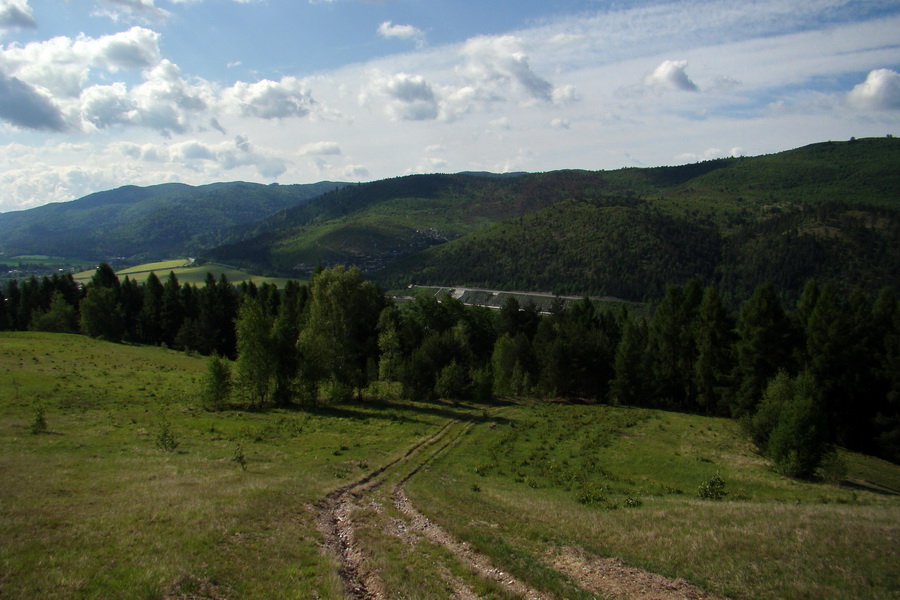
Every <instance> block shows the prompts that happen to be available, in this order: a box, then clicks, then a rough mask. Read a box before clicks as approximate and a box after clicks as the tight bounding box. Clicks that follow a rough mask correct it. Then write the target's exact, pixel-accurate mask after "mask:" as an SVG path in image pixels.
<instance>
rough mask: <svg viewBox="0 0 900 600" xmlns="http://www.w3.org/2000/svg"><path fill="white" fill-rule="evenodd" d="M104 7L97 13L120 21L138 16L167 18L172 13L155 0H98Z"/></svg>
mask: <svg viewBox="0 0 900 600" xmlns="http://www.w3.org/2000/svg"><path fill="white" fill-rule="evenodd" d="M97 1H98V2H99V4H100V6H101V7H102V8H100V9H98V10H97V11H96V12H95V14H97V15H98V16H103V17H109V18H110V19H112V20H113V21H119V20H122V19H124V18H126V17H137V18H138V19H143V20H148V19H149V20H155V21H159V20H165V19H168V18H169V17H170V16H171V15H170V13H169V12H168V11H166V10H163V9H161V8H159V7H157V6H156V4H155V3H154V0H97Z"/></svg>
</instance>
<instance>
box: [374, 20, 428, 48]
mask: <svg viewBox="0 0 900 600" xmlns="http://www.w3.org/2000/svg"><path fill="white" fill-rule="evenodd" d="M378 35H380V36H381V37H383V38H385V39H398V40H410V41H414V42H415V43H416V48H421V47H423V46H424V45H425V32H423V31H422V30H421V29H419V28H418V27H413V26H412V25H394V24H393V23H392V22H391V21H385V22H384V23H382V24H381V25H379V26H378Z"/></svg>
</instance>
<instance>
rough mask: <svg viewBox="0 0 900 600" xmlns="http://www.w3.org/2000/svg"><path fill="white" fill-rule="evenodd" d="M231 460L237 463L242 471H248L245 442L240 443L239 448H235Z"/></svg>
mask: <svg viewBox="0 0 900 600" xmlns="http://www.w3.org/2000/svg"><path fill="white" fill-rule="evenodd" d="M231 460H232V461H234V462H236V463H237V464H238V465H239V466H240V467H241V471H246V470H247V456H246V455H245V454H244V443H243V442H241V441H239V442H238V444H237V447H235V449H234V456H233V457H232V458H231Z"/></svg>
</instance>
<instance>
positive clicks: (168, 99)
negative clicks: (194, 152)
mask: <svg viewBox="0 0 900 600" xmlns="http://www.w3.org/2000/svg"><path fill="white" fill-rule="evenodd" d="M131 97H132V101H133V102H134V105H135V107H136V109H135V111H134V113H133V115H132V118H131V119H130V120H131V122H132V123H133V124H135V125H140V126H144V127H148V128H150V129H154V130H156V131H159V132H160V133H162V134H165V135H168V134H170V133H184V132H187V131H190V130H191V128H192V121H193V117H194V116H195V115H196V114H197V113H199V112H201V111H203V110H204V109H205V108H206V107H207V106H208V100H209V90H208V89H207V88H206V86H204V85H199V86H193V85H190V84H188V83H186V82H185V81H184V80H182V79H181V72H180V70H179V69H178V67H177V66H176V65H174V64H172V63H171V62H169V61H168V60H163V61H162V62H160V63H159V65H157V66H156V67H154V68H153V69H152V70H150V71H148V72H147V73H145V81H144V83H142V84H141V85H139V86H137V87H135V88H134V89H133V90H132V92H131Z"/></svg>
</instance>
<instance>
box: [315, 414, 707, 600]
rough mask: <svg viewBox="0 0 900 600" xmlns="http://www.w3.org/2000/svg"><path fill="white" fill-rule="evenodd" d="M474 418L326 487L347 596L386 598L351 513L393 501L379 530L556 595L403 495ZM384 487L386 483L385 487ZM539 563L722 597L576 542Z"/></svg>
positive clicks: (640, 593)
mask: <svg viewBox="0 0 900 600" xmlns="http://www.w3.org/2000/svg"><path fill="white" fill-rule="evenodd" d="M473 425H474V421H467V422H463V421H459V420H456V419H453V420H450V421H448V422H447V423H446V424H445V425H444V426H443V427H442V428H441V429H439V430H438V431H437V432H435V433H434V434H432V435H430V436H427V437H425V438H423V439H422V440H420V441H419V442H417V443H416V444H415V445H413V446H412V447H410V448H409V449H408V450H407V451H406V452H405V453H404V454H403V455H401V456H399V457H397V458H395V459H393V460H391V461H390V462H388V463H387V464H385V465H384V466H382V467H380V468H378V469H376V470H374V471H372V472H370V473H368V474H367V475H365V476H364V477H362V478H360V479H357V480H356V481H353V482H351V483H349V484H347V485H345V486H343V487H341V488H338V489H337V490H335V491H333V492H331V493H330V494H328V496H326V497H325V498H324V499H322V500H321V501H320V502H319V503H317V505H316V510H317V517H316V521H317V525H318V527H319V530H320V531H321V533H322V535H323V537H324V539H325V547H326V549H327V550H328V551H330V552H331V553H333V554H334V555H335V556H336V557H337V559H338V561H339V564H340V568H339V574H340V577H341V580H342V582H343V584H344V590H345V598H347V599H349V600H387V599H389V598H391V597H392V595H391V594H390V590H386V589H385V586H384V584H383V582H382V581H381V579H380V577H379V574H378V572H377V569H375V568H373V567H371V565H370V561H368V560H367V551H366V548H363V547H361V544H359V543H358V541H357V536H356V525H355V524H354V520H353V513H354V511H355V510H357V509H362V508H371V509H373V510H375V511H376V512H380V511H381V510H382V508H383V503H388V502H390V503H391V504H393V506H394V507H396V509H397V511H398V512H399V514H400V515H402V519H392V520H391V521H390V522H389V523H388V524H386V525H385V532H386V533H387V534H390V535H394V536H396V537H399V538H400V539H402V540H404V542H405V543H407V544H410V545H413V544H415V543H417V542H418V540H420V539H423V538H424V539H427V540H429V541H430V542H431V543H434V544H438V545H440V546H443V547H444V548H446V549H447V550H448V551H449V552H450V554H452V555H453V556H454V557H455V558H456V559H457V560H459V561H460V562H461V563H462V564H464V565H467V566H468V567H469V568H470V569H472V570H473V571H474V572H476V573H478V574H479V575H480V576H481V577H483V578H485V579H488V580H493V581H495V582H497V583H498V584H500V585H501V586H502V587H503V588H505V589H506V590H507V591H509V592H512V593H513V594H515V595H517V596H519V597H521V598H525V599H527V600H552V599H554V598H555V596H553V595H550V594H547V593H544V592H542V591H540V590H536V589H534V588H532V587H530V586H529V585H528V584H527V583H525V582H523V581H521V580H520V579H518V578H516V577H514V576H513V575H511V574H509V573H506V572H504V571H503V570H502V569H499V568H497V567H495V566H494V565H493V564H492V563H491V561H490V559H488V557H486V556H484V555H482V554H479V553H477V552H475V551H473V550H472V549H471V548H470V547H469V546H468V545H467V544H465V543H463V542H460V541H459V540H457V539H455V538H454V537H453V536H452V535H450V534H449V533H447V532H446V531H445V530H444V529H442V528H441V527H440V526H439V525H437V524H436V523H434V522H432V521H431V520H430V519H428V518H427V517H426V516H425V515H423V514H422V513H421V512H419V511H418V510H417V509H416V508H415V506H414V505H413V504H412V502H410V500H409V498H408V497H407V496H406V493H405V491H404V485H405V484H406V482H407V481H409V480H410V479H411V478H412V477H414V476H416V475H417V474H418V473H419V472H420V471H421V469H422V468H423V467H424V466H426V465H427V464H428V463H429V462H430V461H432V460H433V459H434V458H435V457H437V456H438V455H440V454H441V453H442V452H444V451H445V450H446V449H448V448H450V447H451V446H452V445H454V444H455V443H457V442H458V441H459V440H460V439H461V438H462V436H463V434H464V433H465V432H466V431H467V430H468V429H469V428H470V427H472V426H473ZM388 487H390V490H388V489H386V488H388ZM545 561H546V564H547V565H548V566H550V567H551V568H554V569H556V570H558V571H559V572H561V573H564V574H565V575H566V576H568V577H569V578H570V579H572V580H573V581H575V582H577V583H578V584H579V586H580V587H582V588H583V589H584V590H585V591H588V592H592V593H596V594H601V595H603V596H604V597H608V598H622V599H626V598H627V599H637V600H701V599H709V600H724V598H723V597H721V596H716V595H712V594H709V593H707V592H705V591H703V590H701V589H699V588H697V587H696V586H693V585H691V584H690V583H688V582H686V581H684V580H680V579H679V580H673V579H668V578H665V577H663V576H661V575H657V574H654V573H649V572H647V571H642V570H640V569H634V568H631V567H628V566H627V565H624V564H622V563H621V562H620V561H618V560H616V559H610V558H600V557H592V556H587V555H585V554H584V553H583V552H582V551H580V550H579V549H556V550H552V551H548V553H547V555H546V557H545ZM434 570H435V572H436V573H438V574H439V575H440V577H441V578H442V579H443V580H444V581H445V582H446V583H447V586H448V588H450V589H452V590H453V598H455V599H456V600H477V599H478V598H479V596H478V595H477V594H475V593H474V591H473V590H472V589H470V588H469V587H468V586H467V585H466V583H465V582H464V581H462V580H460V579H459V578H458V577H455V576H453V575H452V574H451V573H450V569H449V568H448V567H447V565H434ZM560 600H561V599H560Z"/></svg>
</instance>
